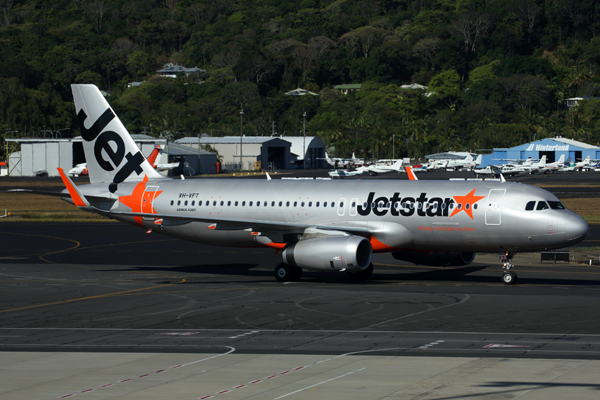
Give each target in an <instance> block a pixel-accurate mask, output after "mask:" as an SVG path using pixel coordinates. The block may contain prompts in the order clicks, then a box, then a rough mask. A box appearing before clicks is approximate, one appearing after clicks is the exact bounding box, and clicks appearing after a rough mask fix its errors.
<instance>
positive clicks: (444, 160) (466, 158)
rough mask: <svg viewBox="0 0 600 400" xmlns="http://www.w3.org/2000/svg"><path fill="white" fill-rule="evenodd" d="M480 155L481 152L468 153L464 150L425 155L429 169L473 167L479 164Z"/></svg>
mask: <svg viewBox="0 0 600 400" xmlns="http://www.w3.org/2000/svg"><path fill="white" fill-rule="evenodd" d="M482 157H483V156H482V155H481V154H475V153H468V152H465V151H448V152H446V153H437V154H430V155H428V156H425V158H426V159H427V161H428V162H429V165H428V167H429V169H444V168H452V169H460V168H473V167H476V166H477V165H479V164H481V160H482Z"/></svg>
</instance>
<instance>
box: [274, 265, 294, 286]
mask: <svg viewBox="0 0 600 400" xmlns="http://www.w3.org/2000/svg"><path fill="white" fill-rule="evenodd" d="M293 276H294V274H293V271H292V267H290V266H289V265H287V264H286V263H279V264H277V266H276V267H275V279H277V280H278V281H279V282H287V281H291V280H293Z"/></svg>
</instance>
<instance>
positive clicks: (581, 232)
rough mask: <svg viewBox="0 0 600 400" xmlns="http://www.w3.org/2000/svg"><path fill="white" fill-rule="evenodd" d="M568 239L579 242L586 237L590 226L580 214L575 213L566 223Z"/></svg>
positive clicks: (573, 242)
mask: <svg viewBox="0 0 600 400" xmlns="http://www.w3.org/2000/svg"><path fill="white" fill-rule="evenodd" d="M565 227H566V232H567V240H568V241H570V242H572V243H571V244H575V243H579V242H581V241H582V240H583V239H585V238H586V236H587V234H588V231H589V230H590V226H589V225H588V224H587V222H585V220H584V219H583V218H581V217H580V216H579V215H577V214H574V215H572V216H571V217H570V218H569V219H567V221H566V223H565Z"/></svg>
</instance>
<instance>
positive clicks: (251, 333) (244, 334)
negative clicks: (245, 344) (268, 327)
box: [229, 331, 260, 339]
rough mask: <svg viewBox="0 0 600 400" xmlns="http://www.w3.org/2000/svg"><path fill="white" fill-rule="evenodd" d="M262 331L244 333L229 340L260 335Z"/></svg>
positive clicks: (230, 337)
mask: <svg viewBox="0 0 600 400" xmlns="http://www.w3.org/2000/svg"><path fill="white" fill-rule="evenodd" d="M259 332H260V331H252V332H246V333H242V334H240V335H237V336H229V339H238V338H241V337H244V336H248V335H254V334H255V333H259Z"/></svg>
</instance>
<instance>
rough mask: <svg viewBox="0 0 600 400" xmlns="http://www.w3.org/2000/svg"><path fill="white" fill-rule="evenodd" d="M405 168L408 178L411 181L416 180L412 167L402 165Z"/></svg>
mask: <svg viewBox="0 0 600 400" xmlns="http://www.w3.org/2000/svg"><path fill="white" fill-rule="evenodd" d="M404 168H405V169H406V175H408V179H409V180H411V181H418V179H417V176H416V175H415V172H414V171H413V170H412V167H404Z"/></svg>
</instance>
